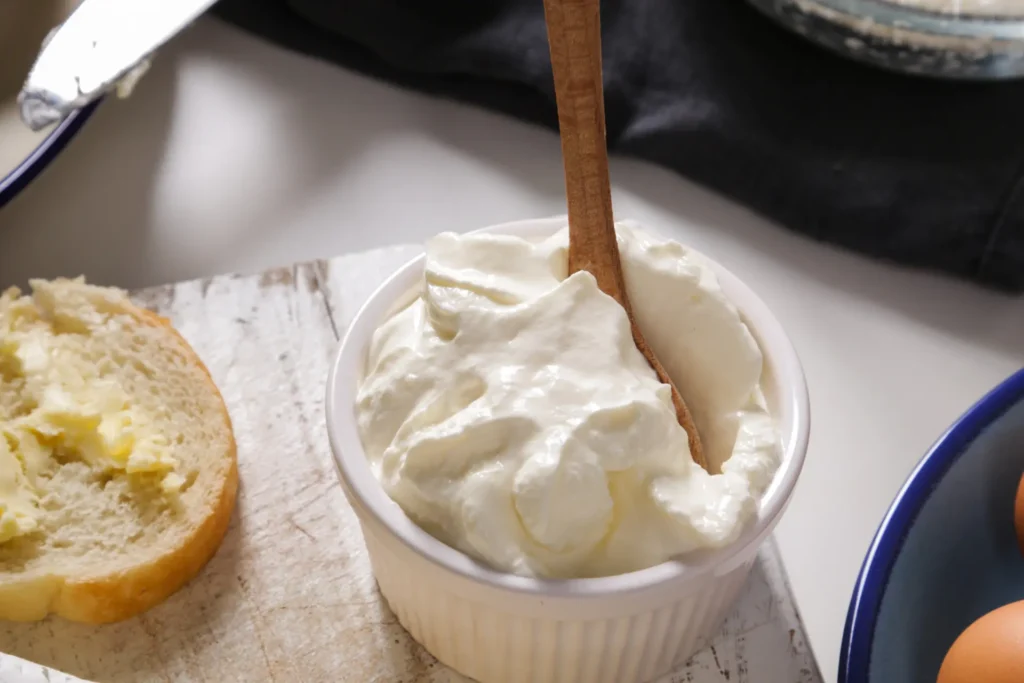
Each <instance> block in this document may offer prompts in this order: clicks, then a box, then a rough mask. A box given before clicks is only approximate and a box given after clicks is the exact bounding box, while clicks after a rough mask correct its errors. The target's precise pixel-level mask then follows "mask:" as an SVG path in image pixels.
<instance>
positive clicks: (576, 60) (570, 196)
mask: <svg viewBox="0 0 1024 683" xmlns="http://www.w3.org/2000/svg"><path fill="white" fill-rule="evenodd" d="M544 13H545V18H546V21H547V26H548V43H549V45H550V46H551V68H552V70H553V71H554V77H555V100H556V102H557V103H558V126H559V129H560V130H561V131H562V135H561V138H562V159H563V161H564V163H565V194H566V198H567V200H568V202H567V203H568V208H569V243H570V245H571V246H570V249H569V273H570V274H572V273H575V272H576V271H578V270H586V271H589V272H590V273H591V274H592V275H593V276H594V278H595V279H596V280H597V285H598V287H600V288H601V291H603V292H604V293H605V294H607V295H608V296H610V297H612V298H613V299H615V300H616V301H618V302H619V304H620V305H621V306H622V307H623V308H625V309H626V311H627V312H629V310H630V309H629V300H628V298H627V297H626V296H625V295H624V292H625V291H626V287H625V283H624V282H623V279H622V268H621V266H620V265H619V246H618V242H617V241H616V239H615V221H614V219H613V217H612V189H611V182H610V181H609V176H608V148H607V146H606V142H605V127H604V87H603V84H602V80H601V3H600V1H599V0H544Z"/></svg>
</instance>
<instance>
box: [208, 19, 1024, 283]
mask: <svg viewBox="0 0 1024 683" xmlns="http://www.w3.org/2000/svg"><path fill="white" fill-rule="evenodd" d="M216 11H217V12H218V13H219V15H220V16H221V17H223V18H224V19H227V20H229V21H231V22H233V23H235V24H237V25H239V26H241V27H244V28H246V29H248V30H250V31H253V32H255V33H257V34H259V35H262V36H265V37H266V38H268V39H270V40H273V41H275V42H277V43H279V44H281V45H284V46H287V47H289V48H292V49H294V50H297V51H300V52H303V53H306V54H310V55H314V56H318V57H321V58H324V59H327V60H330V61H333V62H336V63H338V64H341V65H344V66H347V67H350V68H353V69H356V70H359V71H362V72H364V73H368V74H371V75H374V76H377V77H380V78H384V79H387V80H390V81H393V82H396V83H399V84H402V85H405V86H408V87H412V88H416V89H418V90H422V91H426V92H430V93H435V94H438V95H443V96H447V97H452V98H457V99H459V100H463V101H468V102H472V103H475V104H478V105H482V106H486V107H491V108H493V109H496V110H500V111H504V112H507V113H510V114H512V115H515V116H518V117H521V118H524V119H527V120H530V121H533V122H536V123H539V124H542V125H546V126H549V127H556V125H557V123H556V118H555V109H554V94H553V88H552V82H551V68H550V64H549V61H548V52H547V38H546V34H545V30H544V15H543V6H542V4H541V0H222V1H221V2H220V4H219V5H218V6H217V9H216ZM602 22H603V26H602V30H603V34H604V38H603V41H604V66H605V74H606V75H605V84H606V85H605V96H606V100H607V101H606V110H607V118H608V121H607V127H608V143H609V146H610V148H611V150H612V151H613V152H616V153H619V154H625V155H631V156H635V157H639V158H643V159H648V160H650V161H653V162H656V163H658V164H662V165H664V166H666V167H669V168H672V169H674V170H676V171H678V172H679V173H681V174H683V175H685V176H687V177H689V178H691V179H693V180H695V181H698V182H700V183H702V184H704V185H706V186H709V187H711V188H713V189H715V190H718V191H720V192H722V193H724V194H726V195H728V196H730V197H732V198H734V199H736V200H738V201H740V202H742V203H744V204H746V205H748V206H750V207H751V208H753V209H755V210H757V211H759V212H761V213H762V214H764V215H766V216H768V217H770V218H772V219H774V220H776V221H778V222H779V223H781V224H783V225H785V226H787V227H789V228H791V229H793V230H797V231H799V232H801V233H804V234H806V235H808V236H810V237H812V238H816V239H820V240H825V241H828V242H832V243H835V244H840V245H843V246H846V247H849V248H852V249H855V250H858V251H860V252H863V253H866V254H870V255H873V256H876V257H880V258H884V259H889V260H893V261H896V262H899V263H903V264H909V265H914V266H921V267H926V268H931V269H937V270H941V271H944V272H948V273H954V274H957V275H959V276H963V277H966V278H970V279H972V280H974V281H977V282H980V283H983V284H985V285H988V286H992V287H997V288H1001V289H1005V290H1007V291H1012V292H1021V291H1024V83H1001V84H970V83H950V82H940V81H933V80H927V79H920V78H911V77H905V76H899V75H895V74H890V73H887V72H883V71H879V70H875V69H872V68H869V67H864V66H860V65H858V64H855V63H852V62H849V61H847V60H845V59H842V58H840V57H837V56H833V55H832V54H829V53H826V52H824V51H822V50H820V49H818V48H816V47H814V46H812V45H809V44H807V43H805V41H803V40H802V39H800V38H797V37H795V36H792V35H790V34H789V33H787V32H785V31H784V30H782V29H781V28H778V27H776V26H775V25H774V24H773V23H772V22H771V21H769V20H768V19H766V18H764V17H762V16H761V15H760V14H758V13H757V12H756V11H755V10H753V9H751V8H750V7H748V6H747V5H746V4H745V3H744V2H742V0H606V1H605V2H604V3H603V14H602Z"/></svg>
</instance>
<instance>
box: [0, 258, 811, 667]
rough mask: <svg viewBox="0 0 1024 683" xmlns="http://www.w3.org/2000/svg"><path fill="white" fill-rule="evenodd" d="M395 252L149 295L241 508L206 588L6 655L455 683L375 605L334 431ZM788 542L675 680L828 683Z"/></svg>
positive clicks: (142, 298) (39, 630)
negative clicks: (362, 312) (211, 401)
mask: <svg viewBox="0 0 1024 683" xmlns="http://www.w3.org/2000/svg"><path fill="white" fill-rule="evenodd" d="M417 251H418V250H417V248H416V247H411V246H407V247H394V248H390V249H383V250H378V251H373V252H368V253H364V254H357V255H351V256H343V257H340V258H336V259H333V260H331V261H319V262H315V263H310V264H303V265H298V266H294V267H291V268H283V269H276V270H272V271H268V272H266V273H263V274H262V275H259V276H246V277H240V276H221V277H215V278H212V279H209V280H201V281H192V282H184V283H180V284H176V285H168V286H165V287H159V288H155V289H150V290H146V291H143V292H139V293H138V295H137V297H136V298H137V301H139V303H141V304H143V305H145V306H147V307H149V308H151V309H153V310H155V311H157V312H159V313H161V314H163V315H166V316H168V317H169V318H171V320H172V321H173V322H174V324H175V326H176V327H177V328H178V329H179V330H180V331H181V332H182V334H183V335H184V336H185V338H187V339H188V340H189V341H190V342H191V343H192V345H193V346H194V347H195V349H196V351H197V352H198V353H199V355H200V356H201V357H202V358H203V360H204V361H205V362H206V364H207V365H208V366H209V368H210V371H211V373H212V374H213V377H214V379H215V380H216V382H217V384H218V385H219V386H220V388H221V391H222V392H223V394H224V398H225V400H226V402H227V405H228V409H229V410H230V413H231V417H232V420H233V422H234V428H235V432H236V436H237V440H238V464H239V472H240V478H241V489H240V491H239V500H238V507H237V509H236V511H235V515H234V518H233V521H232V524H231V528H230V530H229V532H228V535H227V538H226V540H225V542H224V545H223V546H222V547H221V549H220V551H219V552H218V553H217V555H216V557H215V558H214V559H213V561H212V562H211V563H210V564H209V565H208V566H207V567H206V568H205V570H204V571H203V572H202V574H201V575H200V576H199V577H198V578H197V579H196V580H194V581H192V582H191V583H190V584H189V585H188V586H186V587H185V588H184V589H183V590H181V591H180V592H179V593H178V594H176V595H175V596H173V597H172V598H171V599H170V600H168V601H167V602H166V603H164V604H163V605H160V606H159V607H157V608H156V609H153V610H152V611H150V612H148V613H147V614H145V615H143V616H141V617H139V618H136V619H132V620H130V621H127V622H124V623H120V624H114V625H110V626H103V627H89V626H80V625H75V624H69V623H66V622H64V621H61V620H57V619H50V620H47V621H45V622H42V623H39V624H0V651H3V652H7V653H9V654H13V655H16V656H19V657H24V658H26V659H31V660H34V661H36V662H39V663H41V664H45V665H47V666H51V667H54V668H57V669H60V670H63V671H67V672H68V673H71V674H74V675H76V676H80V677H83V678H87V679H90V680H95V681H99V682H100V683H144V682H148V681H173V682H179V681H189V682H193V681H194V682H200V681H210V682H211V683H232V682H238V683H243V682H244V683H250V682H254V681H276V682H278V683H298V682H306V681H309V682H313V683H319V682H321V681H323V682H328V681H330V682H332V683H342V682H346V683H347V682H351V683H370V682H374V681H379V682H381V683H384V682H387V683H399V682H400V683H452V682H455V681H464V680H465V679H463V678H462V677H460V676H458V675H456V674H454V673H453V672H451V671H449V670H448V669H446V668H445V667H444V666H443V665H441V664H439V663H437V662H436V661H435V660H434V659H433V658H432V657H431V656H430V655H428V654H427V653H426V652H424V651H423V650H422V648H420V647H419V646H418V645H417V644H416V643H415V642H413V641H412V639H411V638H410V637H409V636H408V635H407V634H406V633H405V631H404V630H403V629H402V627H401V626H399V624H398V623H397V621H396V619H395V617H394V615H393V614H391V612H390V611H389V610H388V608H387V607H386V605H385V604H384V603H383V600H382V599H381V597H380V594H379V592H378V591H377V588H376V584H375V583H374V580H373V577H372V575H371V572H370V563H369V560H368V558H367V555H366V552H365V550H364V547H363V540H362V535H361V533H360V530H359V524H358V522H357V520H356V517H355V514H354V513H353V512H352V510H351V508H350V507H349V506H348V503H347V502H346V500H345V497H344V494H343V493H342V491H341V488H340V485H339V483H338V480H337V475H336V472H335V468H334V464H333V461H332V459H331V453H330V447H329V445H328V442H327V432H326V428H325V426H324V385H325V382H326V378H327V372H328V367H329V364H330V362H331V359H332V356H333V354H334V351H335V348H336V346H337V343H338V337H339V334H341V333H343V331H344V330H345V327H346V326H347V325H348V323H349V322H350V321H351V319H352V316H353V315H354V314H355V312H356V311H357V309H358V307H359V306H360V305H361V304H362V302H363V301H364V300H365V299H366V297H367V296H368V295H369V294H370V293H371V292H372V291H373V289H375V288H376V287H377V285H378V284H380V282H381V281H382V280H383V279H384V278H385V277H386V276H387V275H388V274H390V273H391V272H393V271H394V269H395V268H396V267H397V266H399V265H400V264H402V263H404V262H405V261H407V260H408V259H410V258H412V257H413V256H414V255H415V254H416V253H417ZM820 680H821V677H820V674H819V672H818V669H817V666H816V664H815V662H814V658H813V655H812V654H811V651H810V648H809V645H808V643H807V641H806V638H805V636H804V632H803V628H802V626H801V624H800V620H799V617H798V615H797V612H796V610H795V608H794V605H793V602H792V597H791V593H790V590H789V585H788V583H787V580H786V576H785V572H784V570H783V567H782V564H781V562H780V560H779V557H778V553H777V550H776V547H775V545H774V543H772V542H769V543H768V544H767V545H766V547H765V548H764V550H763V551H762V553H761V557H760V560H759V562H758V564H757V566H756V567H755V571H754V573H753V576H752V578H751V581H750V583H749V585H748V587H747V589H746V591H745V593H744V595H743V597H742V598H741V600H740V603H739V605H738V607H737V609H736V611H735V613H734V614H733V615H732V616H731V617H730V618H729V620H728V621H727V623H726V624H725V626H724V628H723V629H722V632H721V633H720V635H719V636H718V637H717V638H716V639H715V640H714V641H713V642H712V643H711V644H710V646H709V647H708V648H707V649H705V650H703V651H702V652H700V653H699V654H697V655H696V656H695V657H694V658H693V659H692V660H691V661H690V662H689V663H688V664H687V665H684V666H681V667H680V668H679V670H678V671H677V672H675V673H674V674H672V675H671V676H668V677H665V678H664V679H663V680H662V681H661V682H660V683H684V682H685V683H719V682H722V683H725V682H728V683H753V682H755V681H757V682H764V683H819V681H820Z"/></svg>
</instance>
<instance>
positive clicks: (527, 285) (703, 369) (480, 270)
mask: <svg viewBox="0 0 1024 683" xmlns="http://www.w3.org/2000/svg"><path fill="white" fill-rule="evenodd" d="M617 230H618V235H619V246H620V250H621V255H622V262H623V268H624V271H625V278H626V285H627V289H628V291H629V296H630V299H631V301H632V303H633V307H634V309H635V310H634V313H635V315H636V318H637V321H638V323H639V325H640V326H641V328H642V329H643V330H644V335H645V337H646V339H647V341H648V343H649V344H650V345H651V346H652V348H653V349H654V351H655V353H656V354H657V355H658V358H659V359H660V360H661V361H662V363H663V365H664V366H665V368H666V370H667V371H668V372H669V374H670V375H671V376H672V377H673V379H674V380H675V381H676V382H677V385H678V387H679V389H680V391H681V392H682V393H683V396H684V398H686V400H687V403H688V405H689V406H690V408H691V410H692V412H693V414H694V419H695V421H696V423H697V425H698V428H699V430H700V433H701V436H702V438H703V441H704V444H705V449H706V450H707V455H708V459H709V461H710V462H711V464H712V469H713V471H715V472H717V473H716V474H714V475H709V474H708V473H706V472H705V471H704V470H702V469H701V468H700V467H699V466H697V465H696V464H694V463H693V461H692V460H691V458H690V456H689V448H688V445H687V439H686V433H685V431H684V430H683V429H682V428H681V427H680V426H679V424H678V423H677V421H676V416H675V413H674V411H673V408H672V404H671V398H670V394H669V391H668V387H666V386H665V385H662V384H660V383H659V382H658V380H657V378H656V376H655V374H654V371H653V370H651V368H650V366H649V365H648V364H647V362H646V360H645V359H644V357H643V356H642V355H641V354H640V352H639V351H638V350H637V349H636V347H635V345H634V343H633V338H632V335H631V334H630V329H629V323H628V320H627V318H626V314H625V311H623V309H622V308H621V307H620V306H619V305H618V304H616V303H615V302H614V301H613V300H612V299H611V298H610V297H608V296H606V295H605V294H604V293H602V292H601V291H600V290H599V289H598V288H597V284H596V282H595V281H594V279H593V277H592V276H591V275H590V274H589V273H585V272H580V273H576V274H574V275H572V276H571V277H567V246H568V231H567V230H564V229H563V230H562V231H560V232H559V233H557V234H556V235H554V236H553V237H551V238H550V239H548V240H546V241H544V242H541V243H537V244H533V243H530V242H527V241H525V240H523V239H520V238H517V237H509V236H499V235H485V234H481V235H464V236H458V235H454V234H450V233H446V234H442V235H439V236H437V237H435V238H434V239H433V240H432V241H430V242H429V244H428V246H427V259H426V273H425V279H424V284H423V290H422V292H421V293H420V294H421V295H420V297H419V298H417V299H416V300H415V301H414V302H413V303H412V304H411V305H409V306H408V307H406V308H404V309H403V310H402V311H401V312H399V313H397V314H396V315H395V316H393V317H392V318H390V319H389V320H388V321H387V322H385V323H384V324H383V325H382V326H381V327H380V328H379V329H378V330H377V331H376V333H375V334H374V337H373V340H372V342H371V347H370V349H369V356H368V362H367V367H366V375H365V379H364V380H363V382H362V383H361V386H360V387H359V395H358V399H357V401H358V403H357V409H356V410H357V418H358V423H359V429H360V434H361V437H362V440H363V445H364V447H365V449H366V452H367V456H368V458H369V459H370V461H371V465H372V467H373V470H374V473H375V474H376V475H377V477H378V479H379V480H380V482H381V484H382V485H383V487H384V489H385V491H386V492H387V493H388V495H390V496H391V498H392V499H393V500H395V501H396V502H397V503H398V504H399V505H400V506H401V507H402V509H403V510H404V511H405V512H406V514H408V515H409V516H410V517H411V518H412V519H413V520H414V521H416V522H417V523H418V524H419V525H420V526H422V527H423V528H424V529H426V530H427V531H428V532H430V533H432V534H434V535H435V536H436V537H437V538H439V539H440V540H442V541H444V542H445V543H447V544H449V545H451V546H452V547H455V548H457V549H459V550H462V551H463V552H465V553H467V554H469V555H471V556H473V557H475V558H477V559H479V560H482V561H483V562H485V563H487V564H489V565H491V566H493V567H495V568H497V569H500V570H504V571H508V572H513V573H516V574H522V575H532V576H544V577H593V576H605V575H611V574H618V573H623V572H628V571H633V570H638V569H643V568H646V567H650V566H653V565H656V564H659V563H661V562H664V561H666V560H668V559H670V558H673V557H675V556H678V555H681V554H685V553H687V552H689V551H692V550H695V549H699V548H707V547H720V546H723V545H726V544H728V543H730V542H732V541H733V540H735V539H736V538H737V537H738V535H739V533H740V531H741V530H742V528H743V526H744V524H745V523H746V522H747V521H749V519H750V518H751V517H752V516H753V515H754V514H755V512H756V509H757V500H758V498H759V496H760V494H761V493H762V492H763V491H764V489H765V488H766V487H767V485H768V483H769V482H770V481H771V478H772V476H773V474H774V472H775V470H776V468H777V467H778V464H779V458H780V446H779V439H778V433H777V428H776V425H775V422H774V420H773V419H772V417H771V416H770V415H769V413H768V411H767V409H766V407H765V402H764V398H763V396H762V392H761V389H760V379H761V372H762V357H761V352H760V350H759V348H758V346H757V343H756V342H755V340H754V338H753V336H752V335H751V334H750V331H749V330H748V329H747V327H746V325H745V324H744V323H743V321H742V320H741V318H740V316H739V314H738V312H737V311H736V309H735V307H734V306H733V305H732V304H731V303H730V302H729V301H728V300H727V299H726V297H725V296H724V294H723V293H722V291H721V289H720V288H719V286H718V282H717V279H716V277H715V275H714V273H713V272H712V271H711V270H710V269H709V268H708V267H707V266H706V265H705V264H704V262H703V260H702V259H701V257H700V256H699V255H698V254H696V253H694V252H692V251H691V250H688V249H687V248H685V247H683V246H681V245H679V244H677V243H675V242H662V241H659V240H656V239H654V238H652V237H651V236H649V235H647V234H645V233H644V232H642V231H641V230H640V229H638V228H637V227H636V226H635V225H633V224H628V223H620V224H618V226H617Z"/></svg>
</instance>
